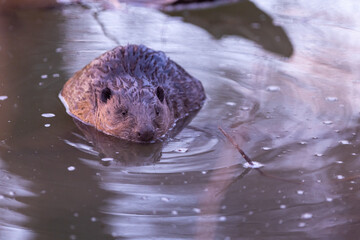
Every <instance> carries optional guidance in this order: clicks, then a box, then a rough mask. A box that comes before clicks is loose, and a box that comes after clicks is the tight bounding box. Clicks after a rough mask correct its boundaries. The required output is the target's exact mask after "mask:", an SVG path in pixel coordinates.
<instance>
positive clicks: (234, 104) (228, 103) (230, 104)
mask: <svg viewBox="0 0 360 240" xmlns="http://www.w3.org/2000/svg"><path fill="white" fill-rule="evenodd" d="M225 104H226V105H228V106H236V103H235V102H226V103H225Z"/></svg>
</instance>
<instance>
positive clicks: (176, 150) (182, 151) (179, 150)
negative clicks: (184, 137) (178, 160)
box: [175, 148, 188, 153]
mask: <svg viewBox="0 0 360 240" xmlns="http://www.w3.org/2000/svg"><path fill="white" fill-rule="evenodd" d="M187 151H188V148H178V149H175V152H178V153H186V152H187Z"/></svg>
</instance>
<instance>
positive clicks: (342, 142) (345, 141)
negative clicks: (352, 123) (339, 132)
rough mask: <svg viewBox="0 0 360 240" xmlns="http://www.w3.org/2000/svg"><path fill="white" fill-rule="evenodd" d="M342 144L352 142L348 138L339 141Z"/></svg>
mask: <svg viewBox="0 0 360 240" xmlns="http://www.w3.org/2000/svg"><path fill="white" fill-rule="evenodd" d="M339 143H340V144H343V145H348V144H350V142H349V141H348V140H340V141H339Z"/></svg>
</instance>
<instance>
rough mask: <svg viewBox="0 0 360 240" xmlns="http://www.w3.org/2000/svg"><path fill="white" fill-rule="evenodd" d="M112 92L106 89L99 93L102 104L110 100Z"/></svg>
mask: <svg viewBox="0 0 360 240" xmlns="http://www.w3.org/2000/svg"><path fill="white" fill-rule="evenodd" d="M111 95H112V92H111V90H110V88H108V87H106V88H104V89H103V90H102V91H101V96H100V99H101V101H102V102H104V103H106V102H107V101H108V100H109V99H110V98H111Z"/></svg>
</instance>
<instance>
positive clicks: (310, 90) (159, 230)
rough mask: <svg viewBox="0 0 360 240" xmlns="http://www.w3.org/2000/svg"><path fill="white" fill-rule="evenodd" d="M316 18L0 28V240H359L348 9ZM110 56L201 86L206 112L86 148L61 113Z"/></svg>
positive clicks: (93, 18)
mask: <svg viewBox="0 0 360 240" xmlns="http://www.w3.org/2000/svg"><path fill="white" fill-rule="evenodd" d="M323 4H324V3H323V1H312V2H311V3H310V2H308V1H281V3H280V1H276V0H271V1H266V2H264V1H253V3H251V2H245V3H238V4H236V5H233V6H231V7H225V6H221V7H220V10H217V11H215V10H214V9H210V10H196V11H194V12H184V11H179V12H172V13H164V12H160V11H158V10H156V9H152V8H142V7H140V6H132V5H130V4H127V5H123V7H122V8H121V9H119V10H112V11H110V10H109V11H98V9H97V8H96V7H93V8H89V9H86V8H82V7H79V6H70V7H65V8H59V9H47V10H18V11H17V12H16V13H14V14H6V15H2V16H1V17H0V19H1V20H0V32H1V33H0V73H1V75H0V86H1V87H0V129H1V131H0V239H24V240H27V239H122V238H128V239H171V238H172V239H356V238H357V236H358V234H359V233H360V230H358V229H359V223H360V217H359V211H360V208H359V204H358V201H359V198H360V196H359V194H358V192H359V186H358V183H359V181H360V180H359V176H360V171H359V169H360V168H359V165H360V164H359V154H360V151H359V149H360V148H359V147H360V142H359V137H358V135H359V134H360V133H359V130H360V128H359V122H360V121H359V120H360V118H359V117H360V107H359V106H360V97H359V96H360V94H359V93H360V70H359V67H358V65H359V64H358V63H359V62H360V55H359V54H358V53H359V52H360V45H359V42H360V41H359V40H360V20H359V19H358V18H357V17H356V16H357V13H358V10H359V8H360V5H359V4H358V3H357V2H356V1H350V0H349V1H333V2H332V3H331V4H328V5H326V6H324V5H323ZM245 10H246V11H245ZM117 43H119V44H128V43H135V44H140V43H141V44H145V45H147V46H149V47H151V48H154V49H158V50H162V51H164V52H166V54H167V55H168V56H170V57H171V58H172V59H173V60H175V61H176V62H178V63H179V64H180V65H181V66H183V67H184V68H185V69H186V70H187V71H188V72H190V73H191V74H192V75H194V76H195V77H197V78H198V79H200V80H201V81H202V82H203V85H204V87H205V90H206V93H207V102H206V104H205V106H204V107H203V109H202V110H201V111H200V112H199V114H198V115H197V116H196V117H195V118H194V119H193V121H192V122H191V123H190V124H189V125H188V127H186V128H185V129H184V130H183V131H182V132H181V133H180V134H178V135H177V136H176V137H175V138H173V139H171V140H170V141H169V142H166V143H162V144H153V145H140V146H139V145H137V144H129V143H124V142H121V141H116V140H115V139H111V138H110V139H109V138H106V137H103V136H101V135H96V134H95V135H94V134H89V133H88V132H87V130H86V129H84V126H82V127H81V125H79V127H77V124H76V123H75V122H74V121H73V120H72V119H71V118H70V117H69V116H68V115H67V114H66V112H65V109H64V107H63V105H62V104H61V102H60V100H59V99H58V93H59V91H60V90H61V88H62V86H63V84H64V83H65V81H66V80H67V79H68V78H69V77H71V76H72V74H74V73H75V72H76V71H77V70H79V69H81V68H82V67H83V66H84V65H85V64H87V63H88V62H89V61H91V60H92V59H93V58H94V57H96V56H98V55H100V54H101V53H103V52H104V51H106V50H109V49H111V48H113V47H115V46H116V45H117ZM219 126H221V127H222V128H224V129H225V130H226V131H227V132H228V133H229V134H230V135H231V136H232V137H233V138H234V140H235V141H236V142H237V144H238V145H239V146H240V147H241V148H242V149H243V150H244V151H245V152H246V154H247V155H249V156H250V157H251V158H252V159H253V160H254V161H256V162H258V163H260V164H262V165H264V166H263V167H262V168H261V171H262V172H263V174H261V172H259V170H260V169H251V168H244V167H243V164H244V163H245V161H244V160H243V159H242V158H241V156H240V154H239V153H238V152H237V150H236V149H235V148H234V147H233V146H232V145H231V143H229V142H228V140H227V139H226V138H225V137H224V136H223V135H222V133H221V132H220V131H219V130H218V127H219ZM94 136H97V137H94Z"/></svg>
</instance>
